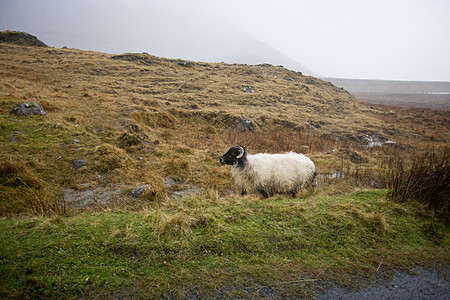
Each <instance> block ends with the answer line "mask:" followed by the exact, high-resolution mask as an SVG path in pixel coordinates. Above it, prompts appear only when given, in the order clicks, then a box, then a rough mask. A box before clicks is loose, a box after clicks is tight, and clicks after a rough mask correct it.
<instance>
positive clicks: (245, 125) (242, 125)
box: [235, 119, 257, 132]
mask: <svg viewBox="0 0 450 300" xmlns="http://www.w3.org/2000/svg"><path fill="white" fill-rule="evenodd" d="M235 128H236V129H237V130H239V131H246V130H248V131H250V132H253V131H255V130H256V128H257V126H256V124H255V122H253V121H252V120H250V119H241V120H240V121H239V123H237V125H236V126H235Z"/></svg>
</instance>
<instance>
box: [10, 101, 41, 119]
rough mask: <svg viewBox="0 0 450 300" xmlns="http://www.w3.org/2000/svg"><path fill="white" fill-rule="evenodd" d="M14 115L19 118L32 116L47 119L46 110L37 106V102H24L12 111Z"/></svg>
mask: <svg viewBox="0 0 450 300" xmlns="http://www.w3.org/2000/svg"><path fill="white" fill-rule="evenodd" d="M11 113H12V114H16V115H18V116H31V115H41V116H44V117H46V116H47V113H46V112H45V110H44V108H43V107H42V106H41V105H39V104H37V103H36V102H24V103H21V104H19V105H17V106H16V107H14V108H13V109H12V110H11Z"/></svg>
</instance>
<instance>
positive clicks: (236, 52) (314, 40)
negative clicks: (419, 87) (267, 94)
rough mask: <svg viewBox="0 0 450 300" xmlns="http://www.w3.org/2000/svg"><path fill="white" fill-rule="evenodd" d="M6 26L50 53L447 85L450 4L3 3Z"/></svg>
mask: <svg viewBox="0 0 450 300" xmlns="http://www.w3.org/2000/svg"><path fill="white" fill-rule="evenodd" d="M7 29H9V30H19V31H26V32H28V33H30V34H33V35H35V36H37V37H38V38H39V39H41V40H42V41H44V42H45V43H47V44H48V45H49V46H53V47H62V46H67V47H71V48H79V49H85V50H95V51H102V52H108V53H124V52H147V53H149V54H153V55H157V56H162V57H168V58H184V59H190V60H197V61H225V62H233V61H236V62H240V63H242V62H247V63H252V64H253V63H263V62H269V63H272V64H283V65H284V66H286V67H288V68H292V69H297V70H302V71H305V70H306V72H305V73H308V71H307V69H309V70H312V71H313V72H315V73H316V74H319V75H321V76H324V77H340V78H359V79H393V80H429V81H450V1H449V0H375V1H365V0H359V1H358V0H342V1H333V0H316V1H312V0H307V1H304V0H299V1H294V0H272V1H269V0H267V1H265V0H226V1H222V0H217V1H215V0H190V1H188V0H161V1H154V0H148V1H145V0H109V1H106V0H92V1H88V0H39V1H36V0H0V30H7ZM296 62H298V63H299V64H296ZM306 68H307V69H306Z"/></svg>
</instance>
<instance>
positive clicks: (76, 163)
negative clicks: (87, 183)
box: [72, 159, 86, 170]
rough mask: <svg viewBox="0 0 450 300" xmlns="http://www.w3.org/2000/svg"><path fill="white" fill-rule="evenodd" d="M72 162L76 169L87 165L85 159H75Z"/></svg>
mask: <svg viewBox="0 0 450 300" xmlns="http://www.w3.org/2000/svg"><path fill="white" fill-rule="evenodd" d="M72 163H73V167H74V168H75V170H78V169H81V168H82V167H84V166H85V165H86V161H85V160H84V159H75V160H74V161H73V162H72Z"/></svg>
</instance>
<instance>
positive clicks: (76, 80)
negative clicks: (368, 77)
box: [0, 43, 450, 299]
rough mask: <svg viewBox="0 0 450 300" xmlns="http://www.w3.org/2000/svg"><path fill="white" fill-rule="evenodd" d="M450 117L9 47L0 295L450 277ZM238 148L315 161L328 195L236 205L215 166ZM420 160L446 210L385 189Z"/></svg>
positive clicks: (242, 74) (3, 81)
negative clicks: (425, 271) (427, 272)
mask: <svg viewBox="0 0 450 300" xmlns="http://www.w3.org/2000/svg"><path fill="white" fill-rule="evenodd" d="M18 104H22V105H18ZM30 112H33V113H35V114H34V115H28V114H29V113H30ZM449 119H450V115H449V112H445V111H434V110H431V109H408V108H398V107H388V106H383V105H374V104H367V103H364V102H361V101H359V100H358V99H356V98H355V97H354V96H352V95H351V94H350V93H349V92H347V91H346V90H344V89H342V88H338V87H336V86H334V85H333V84H331V83H328V82H325V81H322V80H320V79H317V78H314V77H310V76H304V75H302V74H301V73H298V72H294V71H291V70H288V69H285V68H283V67H281V66H272V65H268V64H263V65H255V66H252V65H241V64H225V63H204V62H196V61H185V60H173V59H165V58H160V57H156V56H152V55H149V54H146V53H125V54H120V55H115V54H107V53H99V52H92V51H82V50H77V49H57V48H52V47H32V46H19V45H16V44H11V43H0V298H19V299H23V298H30V299H35V298H81V299H84V298H149V297H150V298H166V299H179V298H186V297H188V298H189V297H190V298H194V299H195V298H202V299H203V298H208V297H209V298H214V297H215V298H270V297H273V298H289V297H292V295H296V296H298V297H302V298H312V297H314V296H316V295H317V294H318V293H320V292H321V291H324V290H327V289H328V288H330V287H352V288H355V285H357V286H364V285H369V284H370V285H372V281H370V280H371V279H373V278H374V277H375V278H376V280H375V281H374V284H376V285H378V284H380V282H385V281H389V278H391V276H392V275H393V274H395V272H396V270H398V269H401V270H404V271H410V272H414V273H416V272H419V271H420V268H419V267H427V268H435V269H437V270H438V271H443V272H446V271H447V270H448V269H446V268H447V266H448V262H449V261H450V258H449V253H450V252H449V245H450V242H449V228H448V211H449V205H448V204H446V203H449V202H448V201H447V200H448V193H446V191H447V190H448V184H447V183H446V182H445V178H446V177H445V176H448V175H446V174H447V173H448V167H447V166H448V163H447V162H448V161H449V157H450V155H449V154H450V150H449V148H448V144H449V141H450V128H449V127H450V122H449ZM236 144H241V145H244V146H246V148H247V149H248V151H249V152H250V153H257V152H269V153H275V152H284V151H296V152H302V153H305V154H307V155H308V156H309V157H310V158H311V159H312V160H313V161H314V163H315V165H316V167H317V170H318V172H319V176H318V186H317V188H316V190H315V191H312V190H311V189H308V190H305V191H302V192H300V193H298V194H297V195H295V196H294V197H292V195H275V196H273V197H270V198H268V199H263V198H261V197H259V196H257V195H247V196H241V195H240V194H239V193H238V191H237V189H236V187H235V186H234V185H233V182H232V178H231V174H230V169H229V166H222V165H221V164H220V163H219V158H220V157H221V156H222V155H223V154H224V153H225V152H226V151H227V150H228V149H229V148H230V147H231V146H233V145H236ZM442 149H443V150H442ZM441 153H442V156H440V155H441ZM426 155H429V156H426ZM424 157H425V158H427V159H428V157H430V159H431V161H432V162H433V163H434V164H429V163H428V161H426V164H425V165H429V166H431V167H430V168H428V169H431V174H430V173H427V172H428V171H427V170H428V169H427V168H425V167H424V165H421V164H420V162H421V161H424V160H425V158H424ZM441 158H442V160H441ZM412 162H417V163H418V166H419V168H418V169H419V171H420V172H422V173H420V172H419V173H418V177H419V178H423V179H425V180H428V179H430V178H431V179H433V180H434V179H436V181H438V182H441V183H442V182H443V186H444V188H440V187H441V186H438V185H436V184H434V185H433V187H436V186H437V187H438V189H439V190H438V191H437V192H435V193H434V194H433V196H432V197H431V200H433V201H434V202H430V201H428V202H427V201H424V202H422V203H417V202H415V201H413V202H411V201H406V199H404V198H401V199H400V201H397V199H394V198H393V196H392V194H391V193H390V191H388V190H386V189H384V188H388V187H390V186H392V184H391V183H392V182H393V181H394V180H393V178H394V179H395V182H396V183H399V182H401V180H400V179H401V178H407V176H404V174H403V173H401V171H403V170H407V166H409V165H410V164H412ZM439 168H441V169H442V170H441V169H439ZM440 170H441V171H440ZM439 172H442V173H439ZM445 172H447V173H445ZM440 174H443V175H442V176H440ZM395 176H397V177H395ZM399 177H400V178H399ZM408 178H410V177H408ZM447 178H448V177H447ZM442 179H444V180H442ZM408 182H410V180H408ZM415 186H420V184H415ZM437 196H440V198H438V197H437ZM436 199H440V201H442V202H439V201H437V200H436ZM430 203H431V204H432V203H437V205H436V204H435V205H434V206H433V207H432V206H431V204H430ZM440 203H443V205H439V204H440ZM417 266H419V267H417ZM436 266H437V267H436ZM433 270H434V269H433ZM442 282H444V283H446V282H448V281H445V280H443V281H442ZM442 290H443V294H444V295H445V293H446V291H447V290H448V289H445V288H444V289H441V290H440V291H442Z"/></svg>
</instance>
